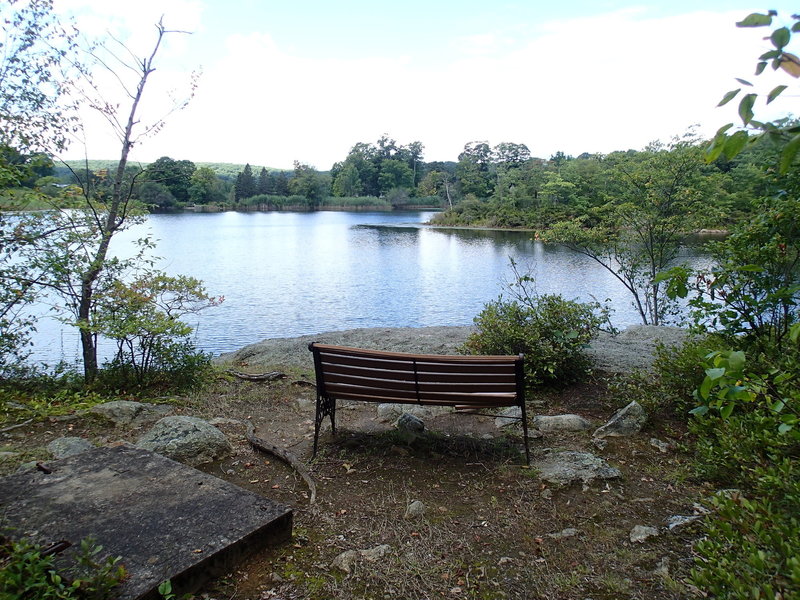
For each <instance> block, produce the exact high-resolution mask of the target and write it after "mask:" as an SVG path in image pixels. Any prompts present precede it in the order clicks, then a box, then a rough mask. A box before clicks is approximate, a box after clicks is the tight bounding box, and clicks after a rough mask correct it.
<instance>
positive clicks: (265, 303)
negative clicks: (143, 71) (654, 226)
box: [34, 212, 698, 362]
mask: <svg viewBox="0 0 800 600" xmlns="http://www.w3.org/2000/svg"><path fill="white" fill-rule="evenodd" d="M432 214H433V213H431V212H405V213H368V212H358V213H346V212H316V213H237V212H225V213H208V214H202V213H201V214H194V213H185V214H171V215H151V216H150V217H149V218H148V220H147V223H146V224H144V225H142V226H137V227H136V228H134V229H132V230H131V231H128V232H125V234H124V237H121V238H120V239H118V240H115V243H116V246H115V247H114V248H113V249H114V251H115V252H117V253H119V254H125V253H126V248H127V247H129V244H130V242H131V241H132V240H134V239H137V238H139V237H142V236H143V235H145V234H148V233H149V234H150V235H151V236H152V237H153V238H155V239H156V240H158V247H157V250H156V254H157V255H158V256H160V257H163V258H162V259H161V260H160V262H159V267H160V268H162V269H163V270H165V271H166V272H167V273H169V274H172V275H178V274H184V275H191V276H193V277H197V278H198V279H201V280H203V281H204V282H205V284H206V288H207V290H208V291H209V293H210V294H212V295H215V296H216V295H222V296H224V297H225V301H224V302H223V304H222V305H221V306H219V307H215V308H212V309H208V310H207V311H204V312H203V313H202V314H201V315H200V316H199V319H198V321H197V323H196V326H197V331H196V343H197V345H198V346H199V347H200V348H202V349H203V350H206V351H208V352H212V353H214V354H218V353H221V352H227V351H231V350H236V349H238V348H241V347H242V346H245V345H247V344H250V343H253V342H257V341H260V340H263V339H265V338H271V337H293V336H298V335H305V334H313V333H320V332H325V331H336V330H342V329H352V328H357V327H422V326H429V325H469V324H471V323H472V319H473V317H474V316H475V315H476V314H478V312H480V310H481V308H482V307H483V304H484V303H485V302H487V301H489V300H493V299H495V298H496V297H497V296H498V294H499V293H500V292H501V291H502V288H503V285H504V282H506V281H508V279H509V276H510V269H509V258H510V257H511V258H514V259H515V260H516V261H517V262H518V264H519V265H521V266H522V267H524V268H527V269H528V270H530V272H531V273H532V274H533V275H534V276H535V278H536V281H537V289H538V291H539V292H540V293H560V294H563V295H564V296H565V297H567V298H570V299H573V298H575V299H579V300H583V301H588V300H591V299H597V300H605V299H606V298H608V299H610V301H611V304H612V306H613V307H614V309H615V312H614V314H613V322H614V324H615V325H616V326H618V327H626V326H628V325H630V324H634V323H638V322H639V318H638V316H637V314H636V313H635V311H634V309H633V307H632V306H631V304H630V300H629V298H628V296H627V295H626V293H625V290H624V289H623V288H622V286H621V284H619V282H617V280H616V279H615V278H614V277H613V276H612V275H611V274H610V273H608V272H607V271H606V270H605V269H603V268H602V267H600V266H599V265H597V264H596V263H594V262H593V261H591V260H590V259H588V258H586V257H583V256H581V255H578V254H575V253H573V252H571V251H569V250H567V249H564V248H561V247H558V246H551V245H545V244H542V243H541V242H536V241H533V240H532V239H531V236H530V234H529V233H523V232H508V231H476V230H457V229H433V228H430V227H426V226H424V225H422V223H424V222H426V221H428V220H429V219H430V217H431V216H432ZM688 258H690V260H692V261H696V260H698V259H696V258H693V257H691V256H689V257H688ZM35 342H36V348H35V354H34V359H35V360H40V361H47V362H54V361H58V360H62V359H63V360H67V361H73V360H75V359H76V358H77V357H78V356H79V349H78V337H77V335H76V334H75V332H74V331H72V330H71V329H64V328H62V327H61V326H60V325H59V324H57V323H56V322H55V321H52V320H51V319H46V318H42V319H40V321H39V332H38V334H37V336H36V339H35Z"/></svg>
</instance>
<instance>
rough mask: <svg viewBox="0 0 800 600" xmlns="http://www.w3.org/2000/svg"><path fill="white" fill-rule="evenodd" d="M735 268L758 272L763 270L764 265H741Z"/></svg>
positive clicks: (745, 271)
mask: <svg viewBox="0 0 800 600" xmlns="http://www.w3.org/2000/svg"><path fill="white" fill-rule="evenodd" d="M736 270H737V271H742V272H744V273H760V272H761V271H763V270H764V267H762V266H759V265H741V266H740V267H736Z"/></svg>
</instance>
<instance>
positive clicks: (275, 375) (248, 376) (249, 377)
mask: <svg viewBox="0 0 800 600" xmlns="http://www.w3.org/2000/svg"><path fill="white" fill-rule="evenodd" d="M225 372H226V373H228V374H230V375H233V376H234V377H238V378H239V379H244V380H245V381H275V380H276V379H283V378H284V377H286V373H281V372H280V371H270V372H269V373H257V374H256V373H242V372H241V371H234V370H233V369H227V370H226V371H225Z"/></svg>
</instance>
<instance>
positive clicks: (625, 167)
mask: <svg viewBox="0 0 800 600" xmlns="http://www.w3.org/2000/svg"><path fill="white" fill-rule="evenodd" d="M702 143H703V141H702V140H699V139H697V138H695V137H693V136H691V135H687V136H684V138H682V139H680V140H673V141H671V142H668V143H660V142H656V143H653V144H650V145H649V146H648V147H646V148H645V149H643V150H627V151H619V152H612V153H610V154H605V155H603V154H589V153H583V154H581V155H579V156H577V157H573V156H568V155H566V154H564V153H563V152H556V153H555V154H553V155H552V156H550V157H549V158H547V159H545V158H537V157H534V156H532V155H531V152H530V150H529V148H528V147H527V146H526V145H525V144H519V143H512V142H503V143H500V144H497V145H495V146H491V145H490V144H489V143H488V142H486V141H474V142H469V143H467V144H465V146H464V149H463V151H462V152H461V153H460V154H459V155H458V157H457V160H456V161H446V162H425V161H424V149H425V147H424V145H423V144H422V142H419V141H414V142H411V143H409V144H407V145H402V144H399V143H398V142H396V141H395V140H394V139H392V138H390V137H388V136H386V135H384V136H382V137H381V138H380V139H379V140H378V141H377V142H375V143H364V142H358V143H356V144H355V145H354V146H353V147H352V149H351V150H350V152H349V153H348V155H347V156H346V157H345V158H344V160H342V161H339V162H336V163H335V164H334V165H333V166H332V167H331V169H330V171H328V172H325V171H319V170H317V169H316V168H314V167H312V166H310V165H308V164H304V163H301V162H298V161H296V162H295V163H294V168H293V170H291V171H285V170H277V169H270V168H267V167H252V166H251V165H250V164H246V165H244V166H243V167H242V166H241V165H238V166H237V165H229V164H224V163H198V164H195V163H193V162H192V161H189V160H176V159H173V158H170V157H166V156H165V157H162V158H159V159H158V160H157V161H155V162H153V163H151V164H149V165H145V166H142V165H130V166H128V167H127V177H126V179H127V180H129V181H131V182H133V183H132V185H133V189H134V196H135V197H136V198H138V199H139V200H140V201H141V202H143V203H144V204H145V205H147V206H148V207H149V208H150V209H151V210H174V209H178V208H181V207H185V206H188V205H195V206H218V207H225V208H237V207H240V208H249V209H260V210H291V209H294V210H314V209H318V208H340V209H354V210H357V209H381V210H391V209H397V208H418V207H437V208H438V207H441V208H443V209H444V211H443V212H442V213H441V214H439V215H437V216H436V218H435V219H434V221H435V223H437V224H440V225H458V226H477V227H502V228H530V229H547V228H548V227H549V226H550V225H552V224H553V223H556V222H560V221H563V220H565V219H569V218H574V217H576V216H581V215H585V214H587V212H588V211H590V210H592V209H595V208H597V207H602V206H603V205H604V204H606V203H608V202H609V201H614V202H619V201H620V199H621V198H622V199H624V197H625V196H626V194H629V193H630V190H631V186H633V187H636V186H637V185H639V186H646V185H654V184H653V183H652V181H651V183H647V181H646V179H647V178H648V177H649V178H650V179H651V180H653V181H655V180H656V179H659V178H666V179H667V180H669V178H670V176H671V175H670V170H671V169H676V168H678V167H677V166H676V165H681V166H680V169H681V172H680V173H672V175H673V176H678V178H677V179H675V178H674V177H673V181H680V182H681V186H682V188H681V189H691V190H693V191H692V193H694V194H700V195H702V196H703V197H704V198H705V199H706V201H707V205H706V210H705V211H704V214H703V215H702V217H703V218H702V221H703V223H702V225H703V226H707V227H718V226H719V227H725V226H726V225H727V224H730V223H732V222H735V221H736V220H738V219H740V218H741V217H742V216H743V215H746V214H748V211H749V210H750V201H749V199H751V198H754V197H762V196H764V195H765V194H767V193H769V188H770V185H771V184H770V175H769V172H768V171H767V170H765V169H764V168H763V166H762V165H765V164H771V163H770V160H772V158H774V157H773V156H772V155H771V153H770V149H769V146H768V145H767V144H760V145H753V146H751V147H749V148H748V149H747V150H746V151H744V152H743V153H741V154H740V155H738V156H737V157H736V159H735V160H725V159H724V158H723V159H718V160H716V161H714V162H713V163H711V164H706V162H705V160H704V158H703V152H702V149H701V148H700V146H701V144H702ZM25 160H30V157H27V158H26V159H25ZM36 162H37V167H36V169H35V170H34V172H35V176H36V177H34V178H33V179H32V180H31V181H27V182H24V185H25V186H28V187H34V186H35V187H37V188H38V189H40V190H42V191H44V192H46V193H50V194H52V195H54V196H55V195H58V194H61V193H62V191H63V188H64V186H67V185H69V184H71V183H74V182H75V180H76V177H77V178H78V179H80V180H81V181H82V182H83V183H86V184H88V185H91V186H93V187H94V188H95V189H98V190H100V191H102V190H103V189H104V188H109V187H110V186H111V180H112V177H111V176H110V174H112V175H113V168H114V164H113V162H110V161H89V162H88V163H68V164H66V165H65V166H58V167H54V166H53V163H52V161H49V160H48V159H46V157H39V158H37V160H36ZM237 169H238V170H237ZM648 174H649V175H648ZM689 180H691V181H689Z"/></svg>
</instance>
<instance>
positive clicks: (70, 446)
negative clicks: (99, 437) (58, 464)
mask: <svg viewBox="0 0 800 600" xmlns="http://www.w3.org/2000/svg"><path fill="white" fill-rule="evenodd" d="M92 448H94V445H93V444H92V443H91V442H90V441H89V440H87V439H84V438H81V437H62V438H57V439H55V440H53V441H52V442H50V443H49V444H47V451H48V452H50V454H52V455H53V456H54V457H55V458H67V457H68V456H75V455H76V454H81V453H83V452H86V451H87V450H91V449H92Z"/></svg>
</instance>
